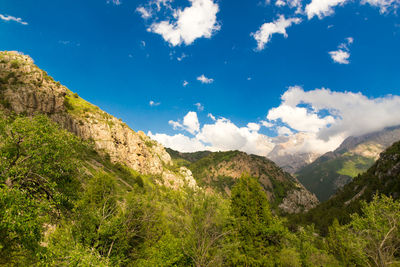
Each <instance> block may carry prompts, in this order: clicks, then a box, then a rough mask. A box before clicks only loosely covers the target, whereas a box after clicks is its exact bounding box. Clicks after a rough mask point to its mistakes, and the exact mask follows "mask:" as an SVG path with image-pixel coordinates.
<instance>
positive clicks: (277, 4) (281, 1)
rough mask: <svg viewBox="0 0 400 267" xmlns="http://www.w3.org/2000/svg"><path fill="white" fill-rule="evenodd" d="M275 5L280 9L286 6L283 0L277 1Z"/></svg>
mask: <svg viewBox="0 0 400 267" xmlns="http://www.w3.org/2000/svg"><path fill="white" fill-rule="evenodd" d="M275 5H276V6H279V7H281V6H286V2H285V1H283V0H276V2H275Z"/></svg>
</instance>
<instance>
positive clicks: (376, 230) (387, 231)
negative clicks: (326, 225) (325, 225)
mask: <svg viewBox="0 0 400 267" xmlns="http://www.w3.org/2000/svg"><path fill="white" fill-rule="evenodd" d="M328 248H329V249H330V250H331V252H332V253H333V254H334V255H336V256H337V258H338V259H340V260H341V262H343V263H345V264H346V265H357V266H366V265H369V266H389V265H390V266H398V265H399V264H400V260H398V259H396V256H398V251H399V249H400V202H399V201H393V199H392V198H389V197H386V196H380V197H379V196H375V197H374V198H373V200H372V201H371V202H370V203H369V204H367V203H366V202H363V203H362V215H358V214H353V215H352V220H351V222H350V223H349V224H347V225H344V226H340V225H339V224H338V223H337V221H336V222H335V223H334V224H333V226H332V227H331V228H330V232H329V236H328Z"/></svg>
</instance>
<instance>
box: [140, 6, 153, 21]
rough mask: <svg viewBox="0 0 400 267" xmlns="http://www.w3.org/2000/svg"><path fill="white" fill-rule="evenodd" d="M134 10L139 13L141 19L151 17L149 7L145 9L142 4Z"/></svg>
mask: <svg viewBox="0 0 400 267" xmlns="http://www.w3.org/2000/svg"><path fill="white" fill-rule="evenodd" d="M136 12H138V13H140V16H141V17H142V18H143V19H149V18H151V17H152V14H151V9H146V8H144V7H142V6H140V7H138V8H136Z"/></svg>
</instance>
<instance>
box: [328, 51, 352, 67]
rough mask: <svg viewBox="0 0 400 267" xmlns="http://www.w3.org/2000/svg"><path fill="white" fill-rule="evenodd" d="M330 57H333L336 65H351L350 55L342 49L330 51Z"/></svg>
mask: <svg viewBox="0 0 400 267" xmlns="http://www.w3.org/2000/svg"><path fill="white" fill-rule="evenodd" d="M328 53H329V55H330V56H331V58H332V60H333V61H335V62H336V63H339V64H349V63H350V61H349V57H350V54H349V52H347V51H343V50H341V49H339V50H337V51H330V52H328Z"/></svg>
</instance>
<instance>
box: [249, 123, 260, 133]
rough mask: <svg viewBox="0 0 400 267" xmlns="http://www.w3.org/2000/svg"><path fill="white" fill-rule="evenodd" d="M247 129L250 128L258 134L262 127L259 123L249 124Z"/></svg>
mask: <svg viewBox="0 0 400 267" xmlns="http://www.w3.org/2000/svg"><path fill="white" fill-rule="evenodd" d="M247 128H249V130H250V131H255V132H258V131H259V130H260V128H261V127H260V125H259V124H258V123H254V122H249V123H248V124H247Z"/></svg>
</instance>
